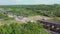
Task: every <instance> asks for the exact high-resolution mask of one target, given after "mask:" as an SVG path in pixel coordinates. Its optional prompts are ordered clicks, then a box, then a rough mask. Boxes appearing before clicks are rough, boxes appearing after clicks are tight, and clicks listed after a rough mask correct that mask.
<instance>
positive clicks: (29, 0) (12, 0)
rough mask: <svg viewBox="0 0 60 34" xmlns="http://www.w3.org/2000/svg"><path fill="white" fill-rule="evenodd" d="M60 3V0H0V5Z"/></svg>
mask: <svg viewBox="0 0 60 34" xmlns="http://www.w3.org/2000/svg"><path fill="white" fill-rule="evenodd" d="M54 3H57V4H60V0H0V5H13V4H54Z"/></svg>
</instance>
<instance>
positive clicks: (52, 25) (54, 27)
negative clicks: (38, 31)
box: [38, 20, 60, 33]
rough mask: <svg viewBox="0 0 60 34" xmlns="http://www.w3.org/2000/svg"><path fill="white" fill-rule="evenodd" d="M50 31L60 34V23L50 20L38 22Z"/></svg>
mask: <svg viewBox="0 0 60 34" xmlns="http://www.w3.org/2000/svg"><path fill="white" fill-rule="evenodd" d="M38 21H39V22H40V23H41V24H42V26H43V27H44V28H46V29H48V30H51V31H54V32H58V33H60V22H56V21H50V20H38Z"/></svg>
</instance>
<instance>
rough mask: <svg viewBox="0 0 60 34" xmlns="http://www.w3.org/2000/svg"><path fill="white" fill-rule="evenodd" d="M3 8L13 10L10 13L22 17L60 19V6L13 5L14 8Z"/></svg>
mask: <svg viewBox="0 0 60 34" xmlns="http://www.w3.org/2000/svg"><path fill="white" fill-rule="evenodd" d="M0 7H1V8H5V9H6V10H8V8H10V9H12V10H10V11H9V12H13V13H15V14H20V15H26V16H27V15H44V16H49V17H50V16H52V17H55V16H56V17H60V5H58V4H54V5H12V6H0Z"/></svg>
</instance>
